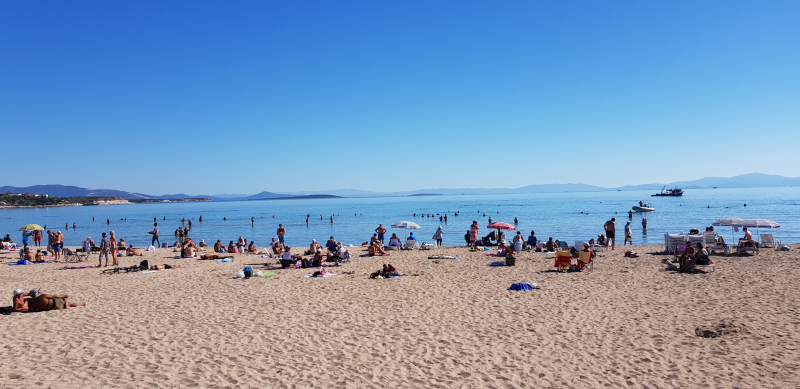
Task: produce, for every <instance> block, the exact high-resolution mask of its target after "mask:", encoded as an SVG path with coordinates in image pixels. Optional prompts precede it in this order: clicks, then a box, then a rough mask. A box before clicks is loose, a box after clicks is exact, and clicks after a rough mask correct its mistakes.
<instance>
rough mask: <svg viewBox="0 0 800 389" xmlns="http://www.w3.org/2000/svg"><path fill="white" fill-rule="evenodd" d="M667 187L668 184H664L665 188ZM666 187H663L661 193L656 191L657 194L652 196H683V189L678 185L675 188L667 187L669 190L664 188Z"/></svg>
mask: <svg viewBox="0 0 800 389" xmlns="http://www.w3.org/2000/svg"><path fill="white" fill-rule="evenodd" d="M666 187H667V186H666V185H664V188H666ZM664 188H661V193H656V194H654V195H650V196H653V197H656V196H683V189H681V188H678V187H677V186H676V187H675V188H673V189H667V190H664Z"/></svg>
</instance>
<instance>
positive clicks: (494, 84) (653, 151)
mask: <svg viewBox="0 0 800 389" xmlns="http://www.w3.org/2000/svg"><path fill="white" fill-rule="evenodd" d="M799 21H800V1H796V0H792V1H785V2H780V1H741V2H737V1H686V2H680V1H666V2H653V1H629V2H625V1H546V2H542V1H520V2H508V1H500V2H493V1H485V2H470V1H453V2H446V1H433V2H432V1H419V2H415V1H397V2H390V1H363V2H359V1H325V2H322V1H319V2H314V1H282V2H268V1H254V2H246V1H234V2H222V1H215V2H200V1H188V2H177V1H154V2H146V1H129V2H120V1H113V2H109V1H79V2H76V1H72V2H64V1H57V2H56V1H16V2H12V1H9V2H4V3H3V4H2V12H0V133H2V134H3V137H2V138H3V142H2V143H3V146H4V147H3V149H2V152H0V162H1V163H2V167H3V171H4V174H3V178H2V180H0V184H5V185H15V186H27V185H34V184H64V185H77V186H83V187H90V188H112V189H121V190H128V191H136V192H142V193H149V194H154V195H159V194H166V193H178V192H183V193H188V194H220V193H243V194H252V193H256V192H260V191H264V190H266V191H272V192H292V191H305V190H326V189H328V190H329V189H345V188H347V189H364V190H372V191H401V190H413V189H422V188H441V187H449V188H465V187H520V186H524V185H530V184H537V183H570V182H571V183H585V184H593V185H599V186H605V187H614V186H620V185H626V184H640V183H652V182H664V183H666V182H671V181H679V180H691V179H696V178H701V177H706V176H733V175H737V174H742V173H751V172H761V173H768V174H780V175H784V176H791V177H797V176H800V158H798V149H800V136H798V135H800V22H799Z"/></svg>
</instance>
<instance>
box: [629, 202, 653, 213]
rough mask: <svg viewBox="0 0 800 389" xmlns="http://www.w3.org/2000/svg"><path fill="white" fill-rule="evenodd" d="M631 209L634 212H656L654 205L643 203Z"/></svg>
mask: <svg viewBox="0 0 800 389" xmlns="http://www.w3.org/2000/svg"><path fill="white" fill-rule="evenodd" d="M631 209H632V210H633V212H653V211H655V210H656V209H655V208H653V206H652V205H650V204H647V203H645V202H642V201H640V202H639V205H634V206H633V208H631Z"/></svg>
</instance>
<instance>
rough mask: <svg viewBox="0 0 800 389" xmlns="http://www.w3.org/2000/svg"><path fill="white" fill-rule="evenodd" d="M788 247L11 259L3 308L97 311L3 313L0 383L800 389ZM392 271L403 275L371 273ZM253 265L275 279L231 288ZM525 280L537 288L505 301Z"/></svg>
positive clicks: (799, 251)
mask: <svg viewBox="0 0 800 389" xmlns="http://www.w3.org/2000/svg"><path fill="white" fill-rule="evenodd" d="M791 247H792V251H789V252H776V251H772V250H770V251H762V252H761V253H760V254H759V255H756V256H749V255H748V256H730V257H724V256H713V257H712V258H713V259H714V261H715V262H716V263H717V265H718V268H717V270H716V272H714V273H709V274H679V273H675V272H671V271H665V270H664V269H665V265H664V264H663V263H662V262H661V261H662V259H664V258H671V256H668V255H663V254H661V252H662V251H663V246H634V248H633V250H635V251H637V252H639V253H640V254H641V257H640V258H635V259H629V258H624V257H623V252H624V250H623V249H621V248H618V249H617V250H615V251H613V252H607V253H606V252H602V253H600V257H599V258H598V260H597V262H596V264H595V266H594V269H593V271H588V270H587V271H584V272H579V273H557V272H554V271H553V269H554V268H553V259H552V255H551V254H545V253H533V252H525V253H522V254H520V255H519V256H518V259H517V265H516V266H515V267H489V266H487V263H489V262H492V261H495V260H501V259H500V258H493V257H487V256H485V255H484V253H470V252H467V250H466V249H465V248H463V247H460V248H458V247H449V248H443V249H438V250H433V251H413V252H410V251H403V252H398V251H393V252H392V254H391V256H388V257H374V258H362V257H359V255H361V254H363V253H364V252H365V251H364V250H363V249H362V248H360V247H359V248H351V251H352V252H353V253H354V258H353V260H352V262H351V263H350V264H345V265H342V266H339V267H333V268H330V269H328V270H329V271H332V272H335V273H337V275H336V276H333V277H329V278H324V279H309V278H305V277H304V275H306V274H309V273H311V272H312V270H311V269H286V270H283V269H280V268H279V266H276V264H275V263H273V262H272V261H269V262H270V265H269V266H268V267H265V266H264V263H265V262H266V261H268V260H265V259H258V258H257V257H256V256H253V255H237V258H236V259H235V260H234V261H233V262H232V263H216V262H214V261H198V260H192V259H173V257H174V256H175V255H176V253H175V252H173V249H158V250H157V251H156V252H151V253H146V254H147V256H146V257H144V258H145V259H148V261H149V262H150V264H160V263H169V264H177V265H181V266H185V267H184V268H180V269H172V270H165V271H159V272H155V273H151V274H141V273H128V274H113V275H101V274H100V273H101V269H96V268H90V269H76V270H63V267H64V265H63V264H44V265H30V266H5V264H2V265H0V266H3V272H2V274H0V291H3V293H7V294H6V298H7V301H8V303H7V304H10V302H11V291H12V290H13V289H15V288H21V289H25V290H28V289H32V288H37V287H41V288H42V289H43V292H45V293H66V294H69V295H70V296H71V297H70V299H71V300H72V301H74V302H82V301H84V300H85V301H88V302H89V306H88V307H79V308H70V309H67V310H61V311H49V312H39V313H15V314H11V315H7V316H0V320H1V321H2V322H3V326H2V333H3V353H2V355H3V358H1V359H0V386H6V387H36V388H81V387H89V388H99V387H153V388H162V387H163V388H174V387H203V388H206V387H212V388H213V387H245V388H247V387H270V388H295V387H296V388H305V387H324V388H328V387H345V388H346V387H349V388H362V387H367V388H371V387H374V388H382V387H391V388H421V387H432V388H436V387H438V388H491V387H502V388H547V387H551V388H555V387H572V388H599V387H625V388H629V387H630V388H677V387H684V388H685V387H694V388H699V387H711V388H720V387H730V388H795V387H800V378H798V377H800V371H798V368H800V351H799V350H798V347H799V346H800V344H799V343H800V342H799V341H798V340H799V339H800V335H798V334H797V330H798V328H800V316H798V313H800V312H799V311H798V308H799V307H800V294H798V293H797V290H798V279H800V266H798V265H800V261H798V259H800V247H798V245H792V246H791ZM627 249H630V247H629V248H627ZM434 254H445V255H458V256H459V258H458V259H456V260H450V259H441V260H431V259H427V257H428V256H429V255H434ZM0 256H2V257H5V259H4V260H5V261H6V262H8V261H11V260H12V259H11V258H12V257H13V255H12V254H9V253H7V252H3V253H0ZM140 260H141V258H140V257H135V258H129V257H125V258H121V264H122V265H124V266H130V265H135V264H138V263H139V261H140ZM95 261H96V256H94V255H93V256H92V259H91V260H90V261H89V262H84V263H83V264H87V263H88V264H95V263H96V262H95ZM383 263H391V264H393V265H394V266H395V267H396V268H397V269H398V270H399V271H401V272H402V273H404V274H405V275H404V276H403V277H400V278H399V279H386V280H374V279H369V274H370V273H372V272H374V271H376V270H378V269H379V268H380V267H381V265H382V264H383ZM246 265H250V266H253V267H254V268H255V270H266V269H267V268H269V269H270V271H273V272H275V273H277V274H278V276H277V277H271V278H267V277H259V278H251V279H235V278H234V275H235V273H236V272H237V270H239V269H241V268H242V267H244V266H246ZM515 282H536V283H538V284H539V285H540V287H541V289H539V290H534V291H528V292H515V291H509V290H507V288H508V286H510V285H511V284H512V283H515ZM7 304H4V305H7ZM723 326H724V327H723ZM698 328H699V329H700V330H701V331H700V333H701V334H702V330H708V331H716V330H719V329H724V328H727V329H729V330H730V331H731V332H732V333H729V334H724V335H721V336H719V337H716V338H706V337H702V336H698V335H697V333H698V331H697V329H698Z"/></svg>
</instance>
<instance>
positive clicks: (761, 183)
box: [0, 173, 800, 201]
mask: <svg viewBox="0 0 800 389" xmlns="http://www.w3.org/2000/svg"><path fill="white" fill-rule="evenodd" d="M664 185H666V186H667V187H668V188H672V187H675V186H678V187H680V188H682V189H684V190H691V189H711V188H713V187H717V188H773V187H790V186H800V177H783V176H779V175H770V174H761V173H749V174H742V175H738V176H734V177H706V178H701V179H699V180H693V181H679V182H672V183H669V184H659V183H653V184H641V185H627V186H621V187H619V188H604V187H600V186H594V185H586V184H534V185H527V186H523V187H521V188H462V189H449V188H439V189H417V190H412V191H406V192H370V191H366V190H357V189H336V190H325V191H305V192H294V193H274V192H266V191H265V192H261V193H257V194H254V195H232V194H223V195H217V196H209V195H188V194H184V193H178V194H168V195H158V196H153V195H147V194H143V193H131V192H125V191H121V190H115V189H89V188H80V187H77V186H68V185H34V186H28V187H14V186H0V193H5V192H6V191H11V192H12V193H27V192H30V193H36V194H46V195H50V196H53V197H80V196H116V197H122V198H124V199H127V200H136V199H170V200H174V199H210V200H211V201H241V200H269V199H288V198H338V197H390V196H437V195H440V196H441V195H486V194H522V193H563V192H602V191H613V190H621V191H634V190H648V191H654V193H655V192H657V191H659V190H661V188H662V187H664Z"/></svg>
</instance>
